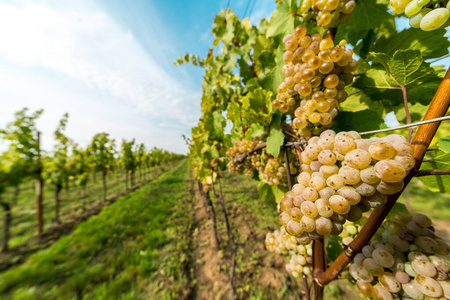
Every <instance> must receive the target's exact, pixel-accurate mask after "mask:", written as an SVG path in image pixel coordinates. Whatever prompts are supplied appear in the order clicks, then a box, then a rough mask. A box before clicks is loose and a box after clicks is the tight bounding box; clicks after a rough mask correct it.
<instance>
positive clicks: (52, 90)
mask: <svg viewBox="0 0 450 300" xmlns="http://www.w3.org/2000/svg"><path fill="white" fill-rule="evenodd" d="M227 7H229V8H231V9H233V10H234V11H235V12H236V14H237V15H238V16H239V17H240V18H241V19H242V18H243V17H248V16H249V17H250V21H251V22H252V24H257V23H258V22H259V20H260V19H261V18H263V17H265V18H269V17H270V15H271V13H272V12H273V11H274V10H275V7H276V4H275V1H274V0H215V1H211V0H195V1H194V0H191V1H188V0H169V1H162V0H133V1H125V0H64V1H58V0H33V1H32V0H0V38H1V42H0V128H2V127H4V126H5V125H6V124H7V123H8V122H11V121H12V120H13V119H14V113H15V112H16V111H19V110H21V109H22V108H24V107H28V108H29V109H30V110H31V111H35V110H38V109H41V108H43V109H44V114H43V115H42V116H41V117H40V119H39V120H38V122H37V126H38V130H40V131H41V132H42V144H43V148H44V149H45V150H47V151H50V150H51V149H52V146H53V142H54V139H53V132H54V130H55V129H56V126H57V124H58V121H59V120H60V119H61V117H62V116H63V114H64V113H66V112H67V113H69V122H68V125H67V130H66V134H67V135H68V136H69V137H70V138H71V139H73V140H74V141H75V142H77V143H78V144H80V145H81V146H82V147H86V146H87V145H88V144H89V142H90V141H91V139H92V137H93V136H94V135H95V134H96V133H99V132H107V133H109V134H110V136H111V137H112V138H114V139H115V140H116V143H117V144H120V143H121V142H122V139H126V140H131V139H132V138H135V139H136V142H137V143H144V144H145V145H146V146H147V147H148V148H152V147H160V148H164V149H167V150H170V151H173V152H177V153H186V152H187V146H186V144H185V142H184V140H183V139H182V135H185V136H190V129H191V128H192V127H193V126H195V125H196V124H197V121H198V118H199V117H200V101H201V94H202V88H201V86H202V80H203V69H201V68H200V67H195V66H191V65H188V66H186V65H183V66H174V65H173V61H174V60H175V59H176V58H178V57H180V56H182V55H184V54H185V53H192V54H194V55H199V56H200V57H205V55H206V54H207V52H208V49H209V47H210V46H211V45H212V41H213V38H212V35H211V27H212V21H213V19H214V15H215V14H217V13H219V12H220V11H221V10H222V9H224V8H227ZM398 26H399V27H401V28H405V27H407V21H406V22H402V20H400V21H399V24H398ZM449 62H450V59H448V61H447V62H446V63H445V64H446V65H448V64H449ZM440 63H442V62H440ZM387 121H389V122H391V124H396V123H395V121H396V120H395V118H394V119H392V118H391V119H389V118H388V120H387ZM389 122H387V123H389ZM5 148H6V145H5V144H1V141H0V151H2V150H4V149H5Z"/></svg>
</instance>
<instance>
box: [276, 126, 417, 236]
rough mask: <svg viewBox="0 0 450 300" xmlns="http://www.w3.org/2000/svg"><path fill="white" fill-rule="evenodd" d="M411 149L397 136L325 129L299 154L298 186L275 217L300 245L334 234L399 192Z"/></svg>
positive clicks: (411, 162) (410, 146) (287, 195)
mask: <svg viewBox="0 0 450 300" xmlns="http://www.w3.org/2000/svg"><path fill="white" fill-rule="evenodd" d="M413 152H414V148H413V147H412V145H411V144H410V143H408V142H407V141H406V139H405V138H404V137H403V136H401V135H398V134H392V135H388V136H386V137H382V138H379V137H373V138H371V139H362V138H361V136H360V135H359V134H358V133H357V132H355V131H349V132H339V133H337V134H336V133H335V132H334V131H333V130H326V131H324V132H323V133H322V134H321V135H320V136H315V137H312V138H310V139H309V141H308V145H307V146H306V148H305V150H304V151H303V152H302V153H301V155H300V160H301V161H302V165H301V171H302V172H301V173H300V174H299V175H298V177H297V180H298V183H297V184H295V185H294V186H293V187H292V190H291V191H289V192H287V193H286V194H285V195H284V197H283V198H282V199H281V202H280V206H279V212H280V215H279V219H280V222H281V225H283V226H285V227H286V230H287V232H288V233H289V234H291V235H293V236H295V237H297V241H298V242H299V243H300V244H308V243H309V242H310V241H311V239H318V238H321V237H322V236H326V235H328V234H333V235H339V234H340V233H341V232H342V230H343V227H344V225H343V224H344V223H345V221H346V220H349V221H351V222H357V221H359V220H360V219H361V218H362V215H363V213H364V212H367V211H368V210H370V208H376V207H380V206H383V205H384V204H385V203H386V200H387V196H386V195H391V194H395V193H397V192H399V191H401V190H402V189H403V186H404V183H403V178H404V177H405V176H406V174H407V172H408V171H409V170H410V169H411V168H412V167H413V166H414V164H415V159H414V157H413V156H412V155H413Z"/></svg>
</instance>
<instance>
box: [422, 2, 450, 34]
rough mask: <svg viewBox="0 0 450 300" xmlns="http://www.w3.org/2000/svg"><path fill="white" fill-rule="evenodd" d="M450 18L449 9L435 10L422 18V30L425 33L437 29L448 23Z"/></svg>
mask: <svg viewBox="0 0 450 300" xmlns="http://www.w3.org/2000/svg"><path fill="white" fill-rule="evenodd" d="M449 16H450V11H449V10H448V9H447V8H444V7H440V8H436V9H433V10H432V11H430V12H429V13H428V14H426V15H425V16H424V17H423V18H422V21H420V29H422V30H423V31H431V30H434V29H437V28H439V27H441V26H442V25H443V24H444V23H445V22H447V20H448V18H449Z"/></svg>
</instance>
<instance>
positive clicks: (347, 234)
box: [339, 217, 366, 246]
mask: <svg viewBox="0 0 450 300" xmlns="http://www.w3.org/2000/svg"><path fill="white" fill-rule="evenodd" d="M365 221H366V218H365V217H363V218H361V220H359V221H358V222H351V221H349V220H346V221H345V223H344V224H343V225H342V232H341V233H340V234H339V236H340V237H341V238H342V244H344V245H346V246H347V245H348V244H350V243H351V242H352V241H353V239H354V238H355V236H356V235H357V234H358V232H360V231H361V229H362V227H363V225H362V224H364V223H365Z"/></svg>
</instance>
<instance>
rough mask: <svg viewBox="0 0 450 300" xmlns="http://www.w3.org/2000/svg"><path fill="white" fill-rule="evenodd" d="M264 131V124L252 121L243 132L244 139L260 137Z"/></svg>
mask: <svg viewBox="0 0 450 300" xmlns="http://www.w3.org/2000/svg"><path fill="white" fill-rule="evenodd" d="M265 133H266V130H265V129H264V126H262V125H260V124H258V123H252V125H250V126H249V128H248V129H247V132H246V133H245V139H246V140H251V139H253V138H255V137H261V136H262V135H264V134H265Z"/></svg>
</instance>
